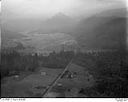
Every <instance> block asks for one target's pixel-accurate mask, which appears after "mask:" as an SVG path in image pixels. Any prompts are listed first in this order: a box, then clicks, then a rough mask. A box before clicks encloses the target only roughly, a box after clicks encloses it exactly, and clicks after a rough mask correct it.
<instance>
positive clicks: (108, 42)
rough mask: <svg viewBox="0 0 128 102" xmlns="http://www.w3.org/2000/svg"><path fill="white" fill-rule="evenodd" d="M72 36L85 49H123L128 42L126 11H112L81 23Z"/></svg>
mask: <svg viewBox="0 0 128 102" xmlns="http://www.w3.org/2000/svg"><path fill="white" fill-rule="evenodd" d="M122 11H123V12H122ZM72 35H73V36H75V38H76V39H77V41H78V43H79V45H80V46H81V48H83V49H118V48H120V47H123V46H125V41H126V39H125V38H126V11H125V9H112V10H107V11H104V12H101V13H99V14H96V15H93V16H92V17H90V18H88V19H84V20H82V21H80V22H79V24H78V25H77V27H76V28H75V30H74V31H73V32H72Z"/></svg>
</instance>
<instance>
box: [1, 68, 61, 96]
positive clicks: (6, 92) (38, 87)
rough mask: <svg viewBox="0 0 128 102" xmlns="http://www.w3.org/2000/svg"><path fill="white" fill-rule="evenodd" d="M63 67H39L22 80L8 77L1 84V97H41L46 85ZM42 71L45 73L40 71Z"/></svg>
mask: <svg viewBox="0 0 128 102" xmlns="http://www.w3.org/2000/svg"><path fill="white" fill-rule="evenodd" d="M62 70H63V69H50V68H40V70H39V71H38V72H35V73H31V74H29V75H28V76H26V77H24V78H23V79H22V80H18V79H20V77H22V76H19V78H17V79H16V78H14V76H12V77H8V78H6V82H5V83H3V84H2V85H1V96H2V97H41V95H42V93H43V92H44V90H45V89H46V88H47V86H48V85H50V83H51V82H52V81H53V80H54V79H55V78H56V77H57V76H58V74H60V73H61V72H62ZM42 72H44V73H45V75H42V74H41V73H42Z"/></svg>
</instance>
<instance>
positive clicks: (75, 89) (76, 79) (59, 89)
mask: <svg viewBox="0 0 128 102" xmlns="http://www.w3.org/2000/svg"><path fill="white" fill-rule="evenodd" d="M68 71H69V72H70V73H72V74H73V73H76V75H74V76H72V78H69V77H67V75H65V76H64V77H63V78H61V79H60V80H59V81H58V82H57V84H56V85H55V86H53V88H52V89H51V90H50V92H49V93H48V94H47V96H46V97H87V96H85V95H84V96H83V95H81V94H79V91H80V89H81V88H86V87H91V86H93V85H94V83H95V81H94V78H93V76H92V75H91V74H89V72H88V71H87V70H86V68H84V67H81V66H78V65H76V64H74V63H72V64H71V65H70V67H69V69H68ZM53 93H54V94H53Z"/></svg>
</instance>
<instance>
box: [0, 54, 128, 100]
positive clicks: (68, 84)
mask: <svg viewBox="0 0 128 102" xmlns="http://www.w3.org/2000/svg"><path fill="white" fill-rule="evenodd" d="M127 65H128V64H127V57H125V58H124V57H122V55H120V53H118V52H98V53H97V52H93V53H92V52H91V53H79V54H77V55H76V57H75V58H74V60H73V62H72V63H71V64H70V66H69V67H68V69H67V70H66V71H65V73H64V74H63V75H62V76H61V78H60V79H59V80H58V81H57V82H56V84H55V85H52V84H51V83H52V82H53V81H54V80H55V79H56V78H57V77H58V76H59V75H60V74H61V73H62V72H63V70H64V69H63V68H60V69H59V68H57V69H56V68H47V67H39V68H38V70H36V71H33V72H30V71H28V72H27V71H23V72H20V73H19V74H18V75H12V76H8V77H4V78H2V80H1V82H2V83H1V97H84V98H85V97H127V96H128V84H127V78H128V76H127V72H128V70H127V68H128V66H127ZM49 86H52V87H51V89H50V90H48V92H46V89H47V88H48V87H49ZM44 92H46V94H45V95H44V94H43V93H44Z"/></svg>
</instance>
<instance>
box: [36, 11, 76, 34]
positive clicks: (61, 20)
mask: <svg viewBox="0 0 128 102" xmlns="http://www.w3.org/2000/svg"><path fill="white" fill-rule="evenodd" d="M75 24H76V21H75V20H74V19H72V18H70V17H69V16H67V15H65V14H63V13H57V14H56V15H54V16H53V17H51V18H49V19H47V20H46V21H44V22H42V24H41V25H40V28H39V29H37V30H36V31H35V32H38V33H42V34H45V33H67V32H69V31H70V30H71V29H72V28H73V26H74V25H75Z"/></svg>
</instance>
